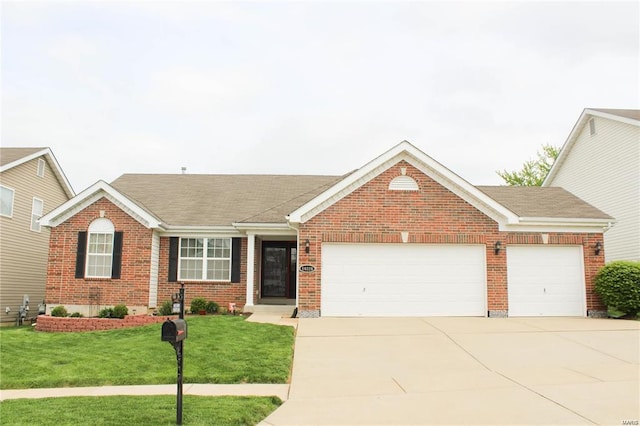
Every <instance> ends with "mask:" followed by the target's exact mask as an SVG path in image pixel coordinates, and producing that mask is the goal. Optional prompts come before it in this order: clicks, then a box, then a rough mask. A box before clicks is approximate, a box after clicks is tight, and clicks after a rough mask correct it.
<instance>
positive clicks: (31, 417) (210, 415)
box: [0, 395, 282, 426]
mask: <svg viewBox="0 0 640 426" xmlns="http://www.w3.org/2000/svg"><path fill="white" fill-rule="evenodd" d="M280 404H282V401H280V399H279V398H277V397H238V396H220V397H204V396H194V395H185V396H184V400H183V407H182V421H183V424H185V425H255V424H257V423H259V422H260V421H261V420H262V419H264V418H265V417H267V416H268V415H269V414H270V413H271V412H273V411H274V410H275V409H276V408H278V406H279V405H280ZM0 412H1V413H2V417H1V421H2V424H6V425H25V426H27V425H28V426H31V425H35V424H37V425H52V426H53V425H56V426H57V425H82V426H84V425H88V424H90V425H95V426H102V425H154V426H155V425H175V424H176V423H175V421H176V397H175V396H105V397H99V398H98V397H90V396H86V397H74V398H45V399H15V400H9V401H3V402H1V403H0Z"/></svg>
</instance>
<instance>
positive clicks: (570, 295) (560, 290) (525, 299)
mask: <svg viewBox="0 0 640 426" xmlns="http://www.w3.org/2000/svg"><path fill="white" fill-rule="evenodd" d="M507 280H508V286H509V287H508V288H509V316H511V317H514V316H541V315H542V316H584V314H585V297H584V272H583V267H582V247H581V246H569V247H565V246H509V247H507Z"/></svg>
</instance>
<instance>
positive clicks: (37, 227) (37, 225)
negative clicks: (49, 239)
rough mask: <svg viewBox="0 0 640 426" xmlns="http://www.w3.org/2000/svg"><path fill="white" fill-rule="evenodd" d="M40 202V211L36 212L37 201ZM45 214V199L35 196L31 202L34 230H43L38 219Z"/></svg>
mask: <svg viewBox="0 0 640 426" xmlns="http://www.w3.org/2000/svg"><path fill="white" fill-rule="evenodd" d="M38 201H39V202H40V206H41V209H40V212H39V213H38V212H36V202H38ZM43 214H44V200H42V199H41V198H38V197H33V201H32V202H31V230H32V231H33V232H42V226H40V223H39V222H38V220H39V219H40V218H41V217H42V215H43Z"/></svg>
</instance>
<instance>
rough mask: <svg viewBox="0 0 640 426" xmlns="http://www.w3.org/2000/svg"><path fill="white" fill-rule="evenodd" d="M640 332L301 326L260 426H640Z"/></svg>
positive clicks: (534, 324)
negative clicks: (286, 381) (283, 391)
mask: <svg viewBox="0 0 640 426" xmlns="http://www.w3.org/2000/svg"><path fill="white" fill-rule="evenodd" d="M639 358H640V322H637V321H622V320H607V319H586V318H524V319H516V318H319V319H300V322H299V326H298V334H297V338H296V349H295V358H294V366H293V375H292V382H291V389H290V394H289V399H288V401H286V402H285V403H284V405H282V406H281V407H280V408H279V409H278V410H276V411H275V412H274V413H273V414H272V415H270V416H269V417H268V418H267V419H265V421H264V422H263V423H262V424H264V425H311V424H313V425H376V424H385V425H402V424H406V425H409V424H413V425H415V424H420V425H423V424H424V425H428V424H492V425H497V424H611V425H624V424H629V425H634V424H635V425H637V424H638V420H640V384H639V376H640V365H639Z"/></svg>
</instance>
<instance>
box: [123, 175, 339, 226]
mask: <svg viewBox="0 0 640 426" xmlns="http://www.w3.org/2000/svg"><path fill="white" fill-rule="evenodd" d="M340 179H342V177H341V176H288V175H196V174H185V175H175V174H171V175H167V174H163V175H160V174H158V175H154V174H148V175H147V174H125V175H122V176H120V177H119V178H118V179H116V180H115V181H114V182H112V184H111V185H112V186H113V187H114V188H115V189H117V190H118V191H120V192H121V193H123V194H124V195H126V196H127V197H129V198H130V199H131V200H132V201H134V202H136V203H137V204H138V205H140V207H142V208H144V209H146V210H147V211H149V212H150V213H153V214H154V215H155V216H156V217H158V218H159V219H160V220H161V221H163V222H164V223H165V224H167V225H173V226H228V225H231V224H232V223H234V222H250V223H284V222H285V216H286V215H288V214H289V213H291V212H292V211H293V210H295V209H296V208H298V207H299V206H301V205H303V204H304V203H306V202H307V201H309V200H311V199H312V198H313V197H315V196H316V195H318V194H320V193H321V192H323V191H324V190H326V189H327V188H329V187H330V186H332V185H333V184H334V183H336V182H338V181H339V180H340Z"/></svg>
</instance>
